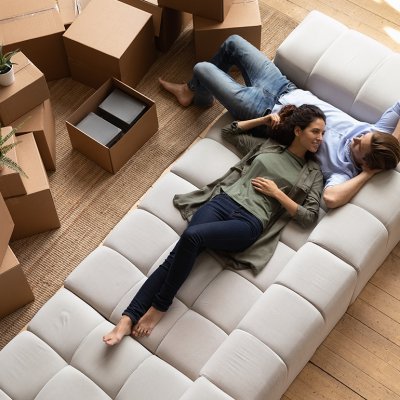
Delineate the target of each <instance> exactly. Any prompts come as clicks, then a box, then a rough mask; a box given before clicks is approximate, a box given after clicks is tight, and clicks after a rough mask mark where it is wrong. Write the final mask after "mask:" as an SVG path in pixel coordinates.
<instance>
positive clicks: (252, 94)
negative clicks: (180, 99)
mask: <svg viewBox="0 0 400 400" xmlns="http://www.w3.org/2000/svg"><path fill="white" fill-rule="evenodd" d="M234 65H236V66H237V67H238V69H239V70H240V72H241V73H242V75H243V78H244V81H245V83H246V86H247V87H245V86H242V85H240V84H239V83H237V82H235V81H234V80H233V79H232V78H231V77H230V76H229V75H228V74H227V73H228V72H229V71H230V70H231V69H232V67H233V66H234ZM188 86H189V88H190V89H191V90H193V91H194V102H195V104H196V105H198V106H205V105H209V104H211V103H212V102H213V97H215V98H216V99H217V100H218V101H219V102H220V103H221V104H222V105H223V106H224V107H225V108H226V109H227V110H228V111H229V112H230V113H231V114H232V115H233V116H234V118H235V119H236V120H240V121H246V120H249V119H254V118H259V117H262V116H265V115H268V114H270V113H271V110H272V109H273V108H274V105H275V104H276V103H277V102H278V100H279V98H280V97H281V96H282V95H284V94H286V93H288V92H289V91H291V90H294V89H296V85H295V84H294V83H292V82H290V81H289V80H288V79H287V78H286V77H285V76H284V75H282V73H281V72H280V71H279V69H278V68H277V67H276V66H275V64H274V63H273V62H272V61H270V60H269V59H268V57H267V56H265V55H264V54H263V53H262V52H261V51H260V50H258V49H257V48H255V47H254V46H253V45H251V44H250V43H249V42H247V41H246V40H245V39H243V38H242V37H240V36H238V35H232V36H230V37H229V38H228V39H227V40H226V41H225V42H224V43H223V44H222V46H221V47H220V48H219V50H218V51H217V53H216V54H215V55H214V57H213V58H212V59H211V60H210V62H201V63H198V64H196V65H195V67H194V68H193V78H192V79H191V80H190V81H189V82H188ZM266 130H267V128H266V126H261V127H258V128H254V129H252V131H251V133H252V134H253V135H254V136H261V137H265V134H266Z"/></svg>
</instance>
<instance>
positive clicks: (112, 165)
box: [66, 0, 158, 174]
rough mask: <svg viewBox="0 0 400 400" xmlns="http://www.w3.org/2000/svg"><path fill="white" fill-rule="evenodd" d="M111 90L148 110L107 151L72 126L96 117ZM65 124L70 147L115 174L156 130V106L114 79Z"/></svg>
mask: <svg viewBox="0 0 400 400" xmlns="http://www.w3.org/2000/svg"><path fill="white" fill-rule="evenodd" d="M92 1H93V0H92ZM114 88H118V89H120V90H122V91H123V92H125V93H127V94H129V95H130V96H133V97H135V98H136V99H138V100H141V101H142V102H143V103H145V104H147V105H148V106H149V109H148V110H147V111H146V113H145V114H144V115H143V116H142V117H141V118H140V119H139V120H138V121H137V122H136V123H135V125H133V127H132V128H131V129H130V130H129V131H128V132H127V133H126V134H125V135H124V136H122V138H121V139H120V140H119V141H118V142H117V143H116V144H115V145H114V146H112V147H111V148H107V147H105V146H103V145H102V144H100V143H98V142H96V141H95V140H94V139H92V138H91V137H89V136H87V135H86V134H85V133H83V132H82V131H80V130H79V129H78V128H76V126H75V125H77V124H78V123H79V122H81V121H82V120H83V118H85V117H86V116H87V115H88V114H89V113H90V112H94V113H95V114H98V106H99V105H100V104H101V103H102V101H103V100H104V99H105V98H106V97H107V96H108V95H109V94H110V93H111V92H112V91H113V89H114ZM66 124H67V129H68V133H69V137H70V140H71V144H72V147H73V148H74V149H76V150H78V151H80V152H81V153H82V154H84V155H85V156H86V157H88V158H90V159H91V160H92V161H93V162H95V163H96V164H98V165H100V166H101V167H102V168H104V169H105V170H107V171H108V172H111V173H112V174H115V173H117V172H118V171H119V170H120V169H121V167H122V166H123V165H124V164H125V163H126V162H127V161H128V160H129V159H130V158H131V157H132V156H133V155H134V154H135V153H136V152H137V151H138V150H139V149H140V147H142V146H143V145H144V144H145V143H146V142H147V140H149V139H150V138H151V136H153V134H154V133H156V132H157V130H158V119H157V111H156V105H155V103H154V102H153V101H152V100H150V99H149V98H147V97H146V96H143V95H142V94H140V93H139V92H137V91H136V90H134V89H132V88H130V87H129V86H127V85H125V84H124V83H122V82H120V81H118V80H117V79H114V78H112V79H109V80H108V81H107V82H106V83H105V84H104V85H103V86H102V87H101V88H100V89H99V90H97V91H96V93H94V94H93V96H91V97H90V98H89V99H88V100H87V101H86V102H85V103H83V104H82V106H81V107H79V108H78V110H76V111H75V112H74V113H73V114H72V115H71V116H70V117H69V118H68V120H67V121H66Z"/></svg>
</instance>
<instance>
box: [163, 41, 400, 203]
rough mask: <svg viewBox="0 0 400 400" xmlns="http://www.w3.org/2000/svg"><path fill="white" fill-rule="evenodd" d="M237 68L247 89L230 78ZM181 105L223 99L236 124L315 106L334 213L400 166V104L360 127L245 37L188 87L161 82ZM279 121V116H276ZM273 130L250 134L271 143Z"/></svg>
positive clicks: (200, 67) (205, 65) (199, 69)
mask: <svg viewBox="0 0 400 400" xmlns="http://www.w3.org/2000/svg"><path fill="white" fill-rule="evenodd" d="M233 65H236V66H237V67H238V69H239V70H240V71H241V73H242V75H243V78H244V81H245V83H246V86H247V87H245V86H242V85H240V84H239V83H237V82H235V81H234V80H233V79H232V78H231V77H230V76H229V75H228V74H227V73H228V72H229V71H230V70H231V68H232V66H233ZM159 82H160V83H161V85H162V86H163V87H164V88H165V89H166V90H168V91H169V92H171V93H172V94H174V95H175V96H176V97H177V99H178V101H179V103H180V104H182V105H183V106H185V107H186V106H189V105H190V104H191V103H192V102H193V101H194V103H195V104H196V105H198V106H209V107H211V106H213V105H214V103H215V99H217V100H218V101H219V102H220V103H221V104H222V105H223V106H224V107H225V108H226V109H227V110H228V111H229V112H230V113H231V114H232V115H233V116H234V118H235V119H236V120H242V121H244V120H250V119H254V118H263V117H265V116H267V115H268V114H270V113H272V114H278V113H279V111H280V109H281V108H282V107H283V106H284V105H286V104H294V105H296V106H300V105H301V104H313V105H316V106H318V107H319V108H320V109H321V110H322V111H323V112H324V113H325V115H326V133H325V136H324V141H323V143H322V145H321V146H320V149H319V151H318V153H317V158H318V162H319V164H320V165H321V170H322V173H323V175H324V180H325V190H324V195H323V198H324V200H325V203H326V205H327V206H328V207H329V208H336V207H340V206H342V205H344V204H346V203H347V202H348V201H349V200H350V199H351V198H352V197H353V196H354V195H355V194H356V193H357V192H358V191H359V190H360V189H361V187H362V186H363V185H364V184H365V182H367V181H368V180H369V179H370V178H371V177H372V176H373V175H375V174H376V173H378V172H380V171H382V170H389V169H393V168H395V167H396V165H397V164H398V163H399V161H400V145H399V140H400V122H399V119H400V101H398V102H397V103H396V104H395V105H394V106H393V107H392V108H390V109H389V110H387V111H386V112H385V113H384V114H383V116H382V118H381V119H380V120H379V121H378V122H377V123H376V124H375V125H371V124H368V123H366V122H359V121H357V120H355V119H354V118H352V117H350V116H348V115H347V114H346V113H344V112H342V111H340V110H338V109H337V108H335V107H333V106H331V105H330V104H328V103H326V102H324V101H322V100H320V99H318V97H316V96H314V95H313V94H312V93H310V92H307V91H304V90H301V89H297V87H296V85H295V84H294V83H293V82H290V81H289V80H288V79H287V78H286V77H285V76H283V75H282V74H281V72H280V71H279V69H278V68H277V67H276V65H275V64H274V63H273V62H271V61H270V60H269V59H268V58H267V57H266V56H265V55H264V54H263V53H262V52H261V51H259V50H258V49H256V48H255V47H254V46H253V45H251V44H250V43H248V42H247V41H246V40H244V39H243V38H241V37H240V36H237V35H233V36H231V37H229V38H228V39H227V40H226V41H225V43H223V45H222V46H221V47H220V49H219V50H218V52H217V53H216V54H215V55H214V57H213V58H212V59H211V60H210V62H202V63H198V64H196V65H195V67H194V68H193V77H192V79H191V80H190V81H189V82H188V83H183V84H175V83H170V82H166V81H164V80H162V79H161V78H159ZM276 118H277V120H278V121H279V116H276ZM267 129H268V128H267V126H266V125H262V126H259V127H257V128H255V129H252V130H251V131H249V133H251V134H252V135H253V136H258V137H266V135H267V134H268V133H267V132H268V131H267Z"/></svg>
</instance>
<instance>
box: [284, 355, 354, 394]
mask: <svg viewBox="0 0 400 400" xmlns="http://www.w3.org/2000/svg"><path fill="white" fill-rule="evenodd" d="M285 395H286V396H287V397H288V398H289V399H290V400H320V399H327V398H328V399H331V400H344V399H345V400H361V399H362V397H360V396H359V395H358V394H357V393H354V392H353V391H352V390H350V389H349V388H348V387H346V386H345V385H343V384H342V383H340V382H339V381H337V380H336V379H335V378H333V377H332V376H330V375H328V374H327V373H326V372H324V371H322V370H321V369H320V368H318V367H317V366H315V365H313V364H312V363H310V362H309V363H307V365H306V366H305V367H304V368H303V370H302V371H301V372H300V374H299V375H298V376H297V378H296V379H295V380H294V381H293V382H292V384H291V385H290V386H289V388H288V389H287V391H286V392H285Z"/></svg>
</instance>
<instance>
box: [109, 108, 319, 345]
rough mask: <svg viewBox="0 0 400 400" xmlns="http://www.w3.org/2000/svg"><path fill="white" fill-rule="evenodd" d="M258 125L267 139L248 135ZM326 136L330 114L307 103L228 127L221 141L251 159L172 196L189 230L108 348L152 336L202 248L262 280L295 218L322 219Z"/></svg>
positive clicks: (300, 220) (301, 221) (300, 221)
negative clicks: (321, 160)
mask: <svg viewBox="0 0 400 400" xmlns="http://www.w3.org/2000/svg"><path fill="white" fill-rule="evenodd" d="M260 125H267V126H268V127H269V130H268V132H269V138H268V139H267V140H265V139H260V138H256V137H253V136H251V135H250V134H248V133H246V131H248V130H250V129H253V128H255V127H257V126H260ZM324 132H325V114H324V113H323V112H322V111H321V110H320V109H319V108H318V107H316V106H314V105H307V104H303V105H302V106H300V107H296V106H294V105H287V106H285V107H283V108H282V109H281V111H280V114H279V115H277V114H269V115H267V116H265V117H261V118H257V119H253V120H249V121H240V122H233V123H232V124H231V125H228V126H226V127H224V128H223V130H222V135H223V137H224V138H225V139H227V140H228V141H229V142H231V143H233V144H234V145H235V146H236V148H237V149H238V150H239V151H240V152H242V153H243V154H246V155H245V156H244V157H243V158H242V159H241V160H240V161H239V162H238V163H237V164H236V165H235V166H234V167H232V168H230V170H229V171H228V172H227V173H226V174H225V175H224V176H222V177H221V178H219V179H217V180H216V181H214V182H212V183H211V184H209V185H207V186H205V187H204V188H202V189H200V190H196V191H194V192H192V193H188V194H183V195H176V196H175V197H174V205H175V207H177V208H178V209H179V210H180V212H181V214H182V217H183V218H185V219H186V220H188V221H190V222H189V226H188V227H187V228H186V229H185V231H184V232H183V234H182V236H181V238H180V240H179V241H178V243H177V244H176V246H175V248H174V249H173V250H172V251H171V253H170V254H169V256H168V257H167V259H166V260H165V261H164V263H163V264H162V265H160V266H159V267H158V268H157V269H156V270H155V271H154V272H153V273H152V274H151V275H150V276H149V278H148V279H147V281H146V282H145V283H144V284H143V286H142V287H141V288H140V290H139V292H138V293H137V294H136V296H135V297H134V299H133V300H132V302H131V303H130V305H129V306H128V308H127V309H126V310H125V311H124V312H123V314H122V317H121V320H120V321H119V323H118V324H117V325H116V327H115V328H114V329H113V330H112V331H111V332H110V333H109V334H107V335H105V336H104V337H103V340H104V342H105V343H106V344H107V345H113V344H116V343H119V342H120V341H121V339H122V337H123V336H125V335H129V334H130V333H131V332H132V334H133V335H135V336H149V335H150V333H151V331H152V330H153V328H154V327H155V326H156V325H157V323H158V322H159V321H160V319H161V318H162V316H163V315H164V314H165V313H166V312H167V310H168V308H169V307H170V305H171V304H172V301H173V299H174V296H175V295H176V293H177V292H178V290H179V288H180V287H181V286H182V284H183V283H184V282H185V280H186V278H187V276H188V275H189V273H190V271H191V269H192V267H193V264H194V262H195V260H196V257H197V256H198V255H199V254H200V253H201V252H202V251H203V250H204V249H205V248H210V249H213V250H216V251H218V253H219V255H221V256H222V257H224V258H225V260H226V263H227V265H229V266H231V267H233V268H236V269H244V268H251V269H252V271H253V272H254V273H255V274H257V273H258V272H259V271H260V270H261V269H262V268H263V267H264V266H265V265H266V264H267V262H268V261H269V259H270V258H271V256H272V255H273V253H274V251H275V248H276V246H277V244H278V241H279V237H280V233H281V231H282V229H283V228H284V226H285V225H286V224H287V223H288V222H289V221H290V220H291V219H293V220H294V221H295V222H296V223H297V224H298V225H300V226H301V227H302V228H307V227H309V226H311V225H312V224H313V223H314V222H315V221H316V220H317V218H318V212H319V201H320V197H321V193H322V188H323V177H322V173H321V170H320V167H319V166H318V164H316V162H315V161H314V160H315V153H316V152H317V150H318V148H319V146H320V144H321V142H322V139H323V134H324Z"/></svg>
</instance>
